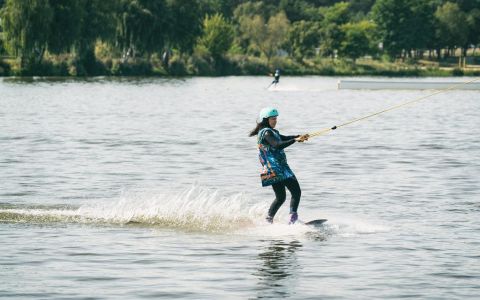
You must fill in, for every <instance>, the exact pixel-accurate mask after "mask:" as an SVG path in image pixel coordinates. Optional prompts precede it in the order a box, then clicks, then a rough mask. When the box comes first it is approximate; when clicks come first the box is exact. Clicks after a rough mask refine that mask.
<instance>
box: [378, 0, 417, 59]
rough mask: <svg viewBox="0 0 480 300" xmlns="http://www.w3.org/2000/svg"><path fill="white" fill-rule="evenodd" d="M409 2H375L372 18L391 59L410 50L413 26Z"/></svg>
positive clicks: (402, 0)
mask: <svg viewBox="0 0 480 300" xmlns="http://www.w3.org/2000/svg"><path fill="white" fill-rule="evenodd" d="M410 2H411V0H377V2H376V3H375V5H374V6H373V8H372V16H373V20H374V22H375V23H376V24H377V26H378V29H379V33H380V36H381V39H382V41H383V48H384V49H385V51H386V52H387V53H388V54H389V55H390V56H391V57H398V56H400V55H401V54H402V51H403V50H404V49H410V48H411V47H412V45H411V34H410V32H411V30H412V26H414V18H413V17H412V16H413V14H412V10H411V8H410V7H411V3H410Z"/></svg>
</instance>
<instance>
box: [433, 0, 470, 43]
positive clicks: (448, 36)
mask: <svg viewBox="0 0 480 300" xmlns="http://www.w3.org/2000/svg"><path fill="white" fill-rule="evenodd" d="M435 18H436V19H437V24H438V30H437V38H438V39H440V40H442V41H444V45H445V46H446V47H448V48H449V49H455V48H456V47H463V46H464V45H465V44H466V42H467V40H468V23H467V22H466V20H467V16H466V14H465V13H464V12H463V11H461V10H460V7H459V6H458V4H456V3H452V2H446V3H445V4H444V5H442V6H440V7H438V9H437V11H436V12H435Z"/></svg>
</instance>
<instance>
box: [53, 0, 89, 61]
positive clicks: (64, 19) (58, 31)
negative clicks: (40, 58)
mask: <svg viewBox="0 0 480 300" xmlns="http://www.w3.org/2000/svg"><path fill="white" fill-rule="evenodd" d="M49 2H50V6H51V8H52V12H53V17H52V22H51V24H50V28H49V29H48V31H49V35H48V40H47V45H48V51H49V52H50V53H54V54H60V53H63V52H69V51H70V50H71V48H72V46H73V45H74V44H75V42H76V41H77V40H78V39H79V34H80V29H81V26H80V24H81V16H82V11H81V4H80V0H50V1H49Z"/></svg>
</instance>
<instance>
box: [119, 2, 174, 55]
mask: <svg viewBox="0 0 480 300" xmlns="http://www.w3.org/2000/svg"><path fill="white" fill-rule="evenodd" d="M166 15H167V12H166V5H165V2H164V1H162V0H158V1H148V0H122V1H121V2H120V7H119V10H118V26H117V41H118V44H119V46H120V47H121V48H122V57H123V58H127V57H135V56H136V55H137V52H141V53H146V54H147V55H150V54H151V53H153V52H160V51H161V50H162V49H163V47H164V44H165V39H166V34H167V28H166V26H167V23H166Z"/></svg>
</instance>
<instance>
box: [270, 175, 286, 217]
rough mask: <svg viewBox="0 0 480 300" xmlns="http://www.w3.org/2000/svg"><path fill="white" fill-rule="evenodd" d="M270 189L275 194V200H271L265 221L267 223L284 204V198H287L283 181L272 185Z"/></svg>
mask: <svg viewBox="0 0 480 300" xmlns="http://www.w3.org/2000/svg"><path fill="white" fill-rule="evenodd" d="M272 188H273V191H274V192H275V200H273V202H272V205H270V209H269V210H268V218H267V219H268V220H269V221H272V220H273V217H275V214H276V213H277V211H278V209H279V208H280V206H282V204H283V202H285V198H287V194H286V192H285V184H284V181H282V182H277V183H274V184H272Z"/></svg>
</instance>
